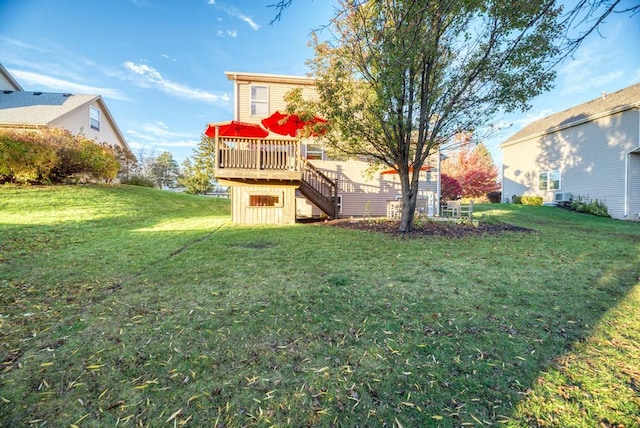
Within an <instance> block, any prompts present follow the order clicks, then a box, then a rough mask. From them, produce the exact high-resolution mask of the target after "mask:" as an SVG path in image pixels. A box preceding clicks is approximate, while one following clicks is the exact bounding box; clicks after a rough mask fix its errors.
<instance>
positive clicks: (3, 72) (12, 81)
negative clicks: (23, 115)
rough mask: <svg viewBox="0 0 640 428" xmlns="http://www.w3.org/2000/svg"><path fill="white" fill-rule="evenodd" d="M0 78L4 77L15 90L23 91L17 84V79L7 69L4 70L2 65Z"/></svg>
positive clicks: (0, 65)
mask: <svg viewBox="0 0 640 428" xmlns="http://www.w3.org/2000/svg"><path fill="white" fill-rule="evenodd" d="M0 76H2V77H4V78H5V80H7V81H8V82H9V84H10V85H11V86H12V87H13V90H15V91H22V86H20V84H19V83H18V82H16V79H14V78H13V76H12V75H11V74H10V73H9V72H8V71H7V69H6V68H4V66H3V65H2V64H0Z"/></svg>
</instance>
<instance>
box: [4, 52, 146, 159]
mask: <svg viewBox="0 0 640 428" xmlns="http://www.w3.org/2000/svg"><path fill="white" fill-rule="evenodd" d="M53 127H56V128H62V129H66V130H68V131H69V132H71V133H72V134H74V135H77V134H79V133H83V134H84V135H85V136H86V137H87V138H89V139H91V140H95V141H97V142H99V143H107V144H109V145H111V146H113V147H120V148H121V149H122V150H123V151H124V152H125V153H128V154H129V155H130V156H134V155H133V153H132V151H131V148H130V147H129V145H128V144H127V140H126V139H125V138H124V135H123V134H122V132H120V129H119V128H118V125H117V124H116V121H115V119H114V118H113V116H112V115H111V113H110V111H109V109H108V108H107V105H106V103H105V102H104V100H103V98H102V97H101V96H100V95H79V94H71V93H58V92H41V91H25V90H24V89H22V87H21V86H20V85H19V84H18V82H16V80H15V79H14V78H13V77H12V76H11V74H10V73H9V72H8V71H7V69H6V68H4V67H3V66H2V64H0V128H14V129H42V128H53Z"/></svg>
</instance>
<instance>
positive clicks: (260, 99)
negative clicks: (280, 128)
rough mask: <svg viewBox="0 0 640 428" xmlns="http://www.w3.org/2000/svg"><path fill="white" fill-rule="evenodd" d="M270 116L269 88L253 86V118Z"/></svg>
mask: <svg viewBox="0 0 640 428" xmlns="http://www.w3.org/2000/svg"><path fill="white" fill-rule="evenodd" d="M268 114H269V87H268V86H251V116H267V115H268Z"/></svg>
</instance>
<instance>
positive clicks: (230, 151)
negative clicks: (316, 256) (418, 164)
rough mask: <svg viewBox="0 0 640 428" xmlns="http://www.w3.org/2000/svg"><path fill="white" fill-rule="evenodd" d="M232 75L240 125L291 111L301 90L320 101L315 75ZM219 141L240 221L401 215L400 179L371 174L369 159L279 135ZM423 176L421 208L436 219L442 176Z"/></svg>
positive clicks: (223, 175) (221, 166)
mask: <svg viewBox="0 0 640 428" xmlns="http://www.w3.org/2000/svg"><path fill="white" fill-rule="evenodd" d="M226 76H227V78H228V79H229V80H231V81H233V82H234V99H235V103H234V120H236V121H239V122H247V123H255V124H259V123H260V122H261V121H262V119H265V118H266V117H268V116H270V115H271V114H273V113H275V112H276V111H280V112H284V111H285V109H286V103H285V101H284V95H285V94H286V93H287V92H288V91H289V90H291V89H293V88H298V87H300V88H302V93H303V96H305V97H314V96H315V80H314V79H313V78H307V77H299V76H282V75H269V74H257V73H236V72H227V73H226ZM216 144H217V145H218V147H217V149H216V153H218V154H219V156H217V159H216V168H215V171H214V175H215V176H216V178H218V180H219V181H220V183H221V184H223V185H226V186H230V193H231V199H232V221H233V222H234V223H245V224H255V223H267V224H290V223H294V222H295V221H296V219H301V218H311V217H320V216H327V217H330V218H337V217H352V216H354V217H355V216H387V215H390V214H397V210H398V202H397V201H398V200H400V199H401V193H400V180H399V178H398V175H397V174H393V173H390V171H386V172H385V173H383V174H381V173H380V172H371V171H368V168H369V163H368V162H366V161H365V160H349V161H336V160H332V159H330V158H329V157H328V156H327V153H326V151H325V148H324V147H323V145H322V144H321V142H320V140H318V139H315V138H313V137H311V138H308V139H304V140H297V139H295V138H291V137H287V136H282V135H279V134H275V133H273V132H272V133H270V134H269V135H268V136H267V137H266V138H265V139H255V140H251V139H243V138H235V137H232V138H226V137H219V139H217V141H216ZM252 153H253V154H252ZM256 153H260V155H259V156H258V155H257V154H256ZM239 159H242V162H240V161H236V160H239ZM247 159H250V161H247ZM421 174H423V178H422V180H421V187H420V194H419V204H418V211H421V212H424V213H425V214H427V213H430V214H433V212H434V209H435V204H436V197H435V195H436V181H437V176H436V174H435V173H434V172H432V171H424V172H421Z"/></svg>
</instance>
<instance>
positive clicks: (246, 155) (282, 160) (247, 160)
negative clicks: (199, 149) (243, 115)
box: [216, 137, 300, 171]
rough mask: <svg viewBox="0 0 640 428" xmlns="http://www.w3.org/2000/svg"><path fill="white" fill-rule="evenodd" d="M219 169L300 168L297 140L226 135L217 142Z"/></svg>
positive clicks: (217, 163) (294, 169)
mask: <svg viewBox="0 0 640 428" xmlns="http://www.w3.org/2000/svg"><path fill="white" fill-rule="evenodd" d="M216 153H218V157H217V159H216V167H217V168H238V169H261V170H285V171H298V170H299V168H300V165H299V161H298V159H299V157H300V156H299V154H300V147H299V143H298V142H297V141H291V140H263V139H255V138H237V137H233V138H227V137H222V138H220V139H219V141H216Z"/></svg>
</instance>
